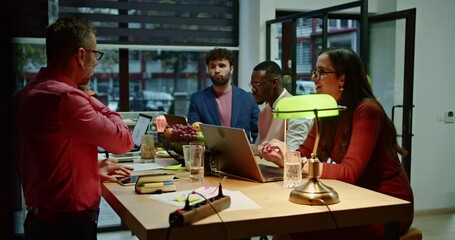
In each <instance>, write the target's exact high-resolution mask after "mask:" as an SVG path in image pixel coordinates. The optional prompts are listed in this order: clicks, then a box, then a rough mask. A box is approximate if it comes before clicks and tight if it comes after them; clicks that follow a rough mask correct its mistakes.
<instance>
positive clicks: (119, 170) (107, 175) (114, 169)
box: [98, 158, 134, 182]
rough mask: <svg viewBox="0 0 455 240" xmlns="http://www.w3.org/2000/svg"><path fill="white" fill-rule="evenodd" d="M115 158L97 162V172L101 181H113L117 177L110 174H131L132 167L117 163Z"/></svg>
mask: <svg viewBox="0 0 455 240" xmlns="http://www.w3.org/2000/svg"><path fill="white" fill-rule="evenodd" d="M117 162H118V161H117V159H113V158H108V159H104V160H101V161H99V162H98V167H99V174H100V178H101V181H102V182H115V181H117V178H116V177H114V176H112V175H121V176H125V177H128V176H131V171H133V170H134V168H132V167H128V166H123V165H118V164H117Z"/></svg>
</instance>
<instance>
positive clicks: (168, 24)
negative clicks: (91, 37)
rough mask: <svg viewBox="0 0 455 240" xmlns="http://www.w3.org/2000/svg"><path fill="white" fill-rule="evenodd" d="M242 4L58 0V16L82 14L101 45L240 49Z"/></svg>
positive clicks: (229, 1)
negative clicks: (239, 30)
mask: <svg viewBox="0 0 455 240" xmlns="http://www.w3.org/2000/svg"><path fill="white" fill-rule="evenodd" d="M238 5H239V4H238V0H130V1H125V0H119V1H114V0H96V1H94V0H91V1H77V0H59V1H58V16H59V17H62V16H74V15H78V16H83V17H86V18H88V19H90V20H91V21H92V23H93V25H94V26H95V27H96V29H97V40H98V43H100V44H146V45H150V44H152V45H182V46H233V47H237V46H238V35H239V34H238V25H239V24H238V14H239V13H238V12H239V6H238Z"/></svg>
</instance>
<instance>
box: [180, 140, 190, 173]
mask: <svg viewBox="0 0 455 240" xmlns="http://www.w3.org/2000/svg"><path fill="white" fill-rule="evenodd" d="M190 146H191V145H183V146H182V150H183V159H184V161H185V169H186V170H187V171H190Z"/></svg>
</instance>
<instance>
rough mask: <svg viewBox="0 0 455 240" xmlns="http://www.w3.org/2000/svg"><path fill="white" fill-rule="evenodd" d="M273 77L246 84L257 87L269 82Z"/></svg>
mask: <svg viewBox="0 0 455 240" xmlns="http://www.w3.org/2000/svg"><path fill="white" fill-rule="evenodd" d="M273 79H275V77H273V78H270V79H267V80H265V81H262V82H255V83H249V84H248V85H250V88H254V89H259V88H260V87H261V86H262V85H263V84H265V83H267V82H270V81H272V80H273Z"/></svg>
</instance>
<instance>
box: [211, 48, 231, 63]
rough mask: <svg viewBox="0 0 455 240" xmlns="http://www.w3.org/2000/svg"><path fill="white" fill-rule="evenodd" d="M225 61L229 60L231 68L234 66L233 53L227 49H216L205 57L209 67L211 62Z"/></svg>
mask: <svg viewBox="0 0 455 240" xmlns="http://www.w3.org/2000/svg"><path fill="white" fill-rule="evenodd" d="M223 59H226V60H228V61H229V64H230V65H231V66H233V65H234V64H233V60H232V53H231V52H230V51H229V50H227V49H226V48H214V49H213V50H210V51H209V52H208V53H207V54H206V55H205V63H206V64H207V66H208V65H209V62H210V61H212V60H223Z"/></svg>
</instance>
